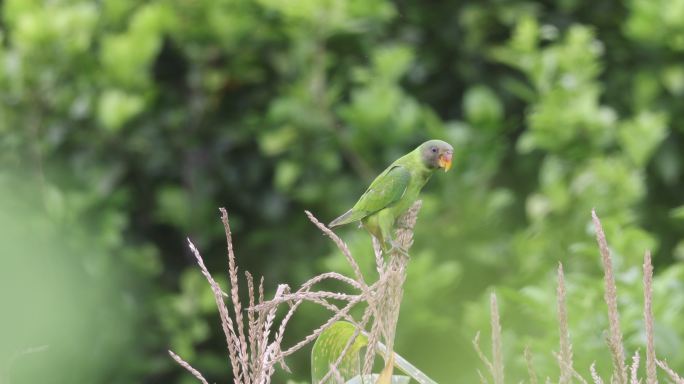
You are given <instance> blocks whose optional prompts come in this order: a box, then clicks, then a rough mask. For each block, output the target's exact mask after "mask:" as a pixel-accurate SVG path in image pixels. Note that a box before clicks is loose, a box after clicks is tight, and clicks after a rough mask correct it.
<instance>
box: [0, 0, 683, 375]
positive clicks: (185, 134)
mask: <svg viewBox="0 0 684 384" xmlns="http://www.w3.org/2000/svg"><path fill="white" fill-rule="evenodd" d="M0 4H1V7H2V8H1V11H0V12H1V16H2V21H1V22H0V89H1V90H2V91H1V92H0V98H1V100H2V103H1V104H0V169H2V173H1V174H0V176H1V182H0V188H1V191H0V202H1V203H2V207H1V208H2V209H0V236H2V239H3V240H2V241H1V243H2V244H4V245H3V247H4V248H3V255H2V261H1V262H2V265H0V274H1V276H0V282H2V284H3V287H2V289H1V290H0V291H1V292H2V293H1V294H2V295H3V296H2V297H3V299H2V303H8V305H9V308H11V309H8V308H7V307H6V309H5V310H6V311H9V313H12V316H10V317H3V320H2V323H0V326H1V328H2V330H0V332H2V339H3V340H9V339H8V338H7V336H6V335H5V334H6V333H7V334H12V335H13V338H12V339H11V340H12V342H10V343H2V349H0V353H1V355H0V372H6V371H7V366H8V363H7V362H8V361H12V362H13V363H12V367H13V368H12V369H11V370H9V372H10V373H9V374H11V375H13V376H12V378H13V379H14V380H13V381H17V382H35V381H36V380H38V381H41V380H39V379H36V377H34V376H31V374H36V375H37V374H39V373H40V372H50V375H51V376H50V377H51V378H53V379H54V380H53V382H98V381H100V382H131V381H138V382H158V381H159V380H164V381H167V382H183V383H190V382H193V380H194V379H192V378H191V377H188V376H189V375H187V374H185V373H183V372H181V370H180V368H178V367H176V366H174V364H172V362H171V361H170V359H169V358H168V357H167V356H166V355H165V350H166V349H167V348H169V347H170V348H173V349H174V350H176V351H177V352H178V353H179V354H180V355H181V356H183V357H184V358H186V359H188V360H189V361H191V362H192V363H193V364H194V365H195V367H197V368H198V369H200V370H201V371H203V372H205V373H206V374H207V376H208V378H209V379H210V381H215V382H229V381H230V380H229V377H230V368H229V364H228V363H227V362H226V357H225V346H224V345H223V344H222V342H221V337H220V336H219V334H220V329H219V327H218V325H217V323H218V321H217V320H218V318H217V316H216V313H215V309H214V308H213V306H212V305H211V301H212V298H211V292H210V290H209V289H208V288H207V286H206V284H205V283H204V282H203V281H202V279H201V276H200V274H199V273H198V271H197V270H196V268H195V267H194V265H193V263H192V259H191V257H190V256H189V255H188V253H187V250H186V245H185V242H184V238H185V236H190V237H191V238H193V240H194V241H195V242H196V244H198V246H199V248H200V249H201V250H202V251H203V254H204V255H205V258H206V260H207V263H208V265H209V267H210V268H211V269H213V270H216V271H218V270H219V268H220V269H221V270H223V269H224V268H225V262H224V261H225V258H224V257H223V253H224V252H225V243H224V239H223V230H222V228H221V226H220V223H219V221H218V215H217V207H219V206H225V207H227V208H228V210H229V212H230V213H231V220H232V221H231V223H232V225H233V230H234V238H235V245H236V249H237V255H238V261H239V264H240V268H242V270H245V269H247V270H250V271H251V272H253V273H254V274H255V275H256V276H259V275H264V276H265V277H266V287H267V290H272V289H274V288H275V286H276V283H277V282H287V283H289V284H291V285H293V286H294V285H297V284H299V283H301V282H303V281H304V280H305V279H306V278H307V277H310V276H312V275H313V274H315V273H318V272H321V271H324V270H327V269H329V268H335V269H337V270H344V266H343V264H342V261H341V259H340V258H339V255H337V254H336V253H335V252H334V251H333V250H332V249H333V248H332V245H331V244H330V243H329V242H326V241H325V239H324V238H323V237H322V236H320V234H319V233H318V232H317V231H316V230H315V229H314V227H313V226H311V225H310V224H309V223H308V222H307V220H306V218H305V216H304V215H303V213H302V211H303V209H309V210H312V211H313V212H314V213H315V214H316V215H317V216H318V217H320V218H321V219H322V220H323V221H326V220H328V219H330V218H333V217H336V216H337V215H338V214H339V213H340V212H343V211H344V210H345V209H347V208H348V207H349V206H351V204H353V202H354V201H355V200H356V198H357V197H358V196H359V194H360V193H361V192H362V191H363V188H364V187H365V186H366V185H367V183H368V182H369V181H370V180H371V179H372V177H373V176H374V175H375V174H376V173H377V172H379V171H380V170H382V169H383V168H384V167H385V166H386V164H388V163H389V162H391V161H392V160H394V159H395V158H396V157H398V156H399V155H401V154H403V153H405V152H407V151H408V150H410V149H411V148H412V147H413V146H415V145H416V144H418V143H420V142H421V141H422V140H424V139H427V138H441V139H445V140H447V141H449V142H451V143H452V144H453V145H454V147H455V148H456V149H457V153H456V155H455V157H456V159H455V160H456V161H455V167H454V169H453V170H452V171H451V172H450V173H448V174H446V175H444V174H439V175H436V177H434V178H433V180H432V181H431V182H430V184H429V186H428V187H427V190H426V191H425V193H424V207H423V210H422V212H421V217H420V220H419V223H418V229H417V233H416V244H415V245H414V247H413V255H414V256H413V261H412V264H411V269H410V271H409V277H408V280H407V282H406V290H405V292H406V293H405V300H404V305H403V307H402V309H403V311H402V314H401V319H400V322H399V330H398V340H397V345H396V349H397V351H398V352H399V353H401V354H402V355H403V356H405V357H407V358H408V359H409V360H411V361H412V362H413V363H414V364H415V365H416V366H418V367H419V368H421V369H422V370H423V371H425V372H426V373H428V374H430V375H431V376H433V377H434V378H435V379H436V380H437V381H440V382H453V378H454V377H457V378H458V379H459V380H458V381H459V382H474V381H475V380H476V372H475V369H474V366H475V364H477V361H476V360H477V359H476V356H475V354H474V353H473V351H472V348H471V345H470V340H471V339H472V337H473V335H474V334H475V332H476V331H477V330H483V331H486V330H487V328H488V314H487V313H488V309H487V300H486V298H487V291H488V290H489V289H496V291H497V292H498V293H499V294H500V295H501V298H500V305H501V307H502V321H503V326H504V332H505V333H504V338H505V339H504V342H505V347H506V350H505V353H506V360H507V362H508V364H509V373H507V377H513V378H518V377H521V375H522V372H524V367H523V366H522V358H521V356H522V350H523V347H524V345H526V344H528V345H530V346H531V347H532V348H531V349H532V351H533V352H534V354H535V361H537V362H538V364H537V366H538V368H539V371H540V372H539V373H540V374H542V375H553V374H554V373H555V370H556V368H555V363H554V361H553V357H552V355H551V351H552V350H554V349H556V350H557V346H556V345H557V338H558V335H557V330H556V325H555V304H554V297H555V296H554V295H555V291H554V288H553V287H554V276H555V273H554V270H555V267H556V264H557V262H558V261H562V262H563V263H564V264H565V265H566V272H567V274H568V275H567V285H568V294H569V297H568V305H569V315H570V323H571V324H570V328H571V336H572V338H573V341H574V346H575V357H576V365H575V366H576V367H577V368H578V369H580V370H584V371H586V369H587V368H588V366H589V364H590V363H591V362H592V361H594V360H596V361H597V364H598V368H599V371H600V372H606V370H607V369H608V367H609V366H610V362H609V359H608V356H609V354H608V350H607V347H606V346H605V343H604V341H603V340H604V335H603V332H604V330H605V328H606V319H605V316H604V315H603V313H602V312H603V309H604V306H603V304H602V303H601V300H602V290H601V289H602V285H601V272H600V267H599V258H598V251H597V247H596V246H595V244H594V240H593V236H592V229H591V225H590V216H589V212H590V209H591V208H592V207H595V208H596V209H597V211H598V214H599V215H600V217H601V218H602V220H603V224H604V228H605V230H606V232H607V236H608V241H609V243H610V244H611V246H612V247H613V251H614V256H615V264H616V267H617V271H618V277H617V279H618V284H619V294H620V295H621V301H620V306H621V307H620V308H621V310H622V313H623V317H622V323H623V324H622V325H623V327H624V331H625V334H626V339H627V346H628V349H629V350H633V349H635V348H637V347H639V346H643V339H644V335H643V333H642V332H643V331H642V326H641V315H640V313H641V312H640V308H641V300H642V298H641V291H640V288H639V285H640V278H639V276H640V275H639V266H640V264H641V261H640V260H641V256H642V254H643V251H644V250H645V249H653V250H654V252H655V263H656V273H657V276H656V279H655V285H656V286H655V289H656V292H655V297H656V298H655V304H654V308H655V311H656V318H657V320H658V321H657V324H656V333H657V334H656V344H657V348H658V350H659V351H660V353H661V354H662V356H663V357H667V358H668V359H669V363H670V365H671V366H672V367H674V368H676V369H677V370H679V371H682V370H684V355H682V354H681V353H678V351H680V350H681V346H682V343H683V342H684V323H683V322H681V320H680V319H679V317H680V314H681V313H682V310H683V309H684V294H682V292H683V289H684V287H683V286H682V285H683V284H684V283H682V281H684V264H682V263H683V262H684V241H683V240H682V238H683V236H682V234H683V233H684V214H682V212H684V195H682V193H681V191H682V190H684V178H683V177H682V164H684V152H682V147H683V146H684V127H683V126H682V124H681V121H684V120H683V118H684V104H682V103H681V97H682V96H683V95H684V67H682V65H681V53H682V50H683V49H684V35H683V34H682V31H684V1H682V0H676V1H652V0H629V1H624V2H615V1H608V2H600V3H597V2H592V1H587V0H564V1H559V2H534V1H525V0H515V1H506V2H504V1H499V0H487V1H468V2H451V1H436V2H430V4H429V5H427V4H426V3H425V2H421V1H408V0H395V1H389V0H372V1H369V0H323V1H322V0H297V1H276V0H256V1H253V0H214V1H199V0H198V1H186V0H156V1H143V2H141V1H134V0H103V1H99V2H93V1H79V0H58V1H42V0H5V1H3V2H2V3H0ZM340 233H341V234H342V235H343V236H344V238H345V239H348V240H349V242H350V245H351V246H352V248H353V250H354V251H355V252H356V253H357V254H358V255H359V256H360V257H361V258H365V260H366V262H367V267H368V270H369V271H371V270H372V257H371V254H370V241H369V239H368V237H367V235H366V234H365V233H364V232H363V231H357V230H355V229H353V228H345V229H343V230H341V231H340ZM326 255H327V256H326ZM3 305H4V304H3ZM323 315H324V312H321V311H318V310H316V309H306V308H304V309H303V311H302V312H301V313H300V314H299V316H298V317H297V320H296V321H293V322H292V323H291V324H292V325H291V327H290V328H289V330H288V334H287V337H288V340H290V341H292V340H296V339H297V338H299V337H301V336H303V335H305V334H306V333H307V332H309V331H310V330H311V329H312V328H313V327H314V326H316V325H317V324H319V323H320V322H321V321H322V319H323V318H322V316H323ZM25 319H33V320H32V321H25ZM48 319H49V320H50V325H46V324H43V323H41V322H45V321H47V320H48ZM46 328H49V332H48V331H45V329H46ZM43 344H50V348H48V349H47V350H45V351H42V352H37V353H32V354H25V355H22V351H26V350H27V349H29V348H32V347H36V346H37V345H43ZM93 351H95V352H93ZM13 356H14V357H13ZM16 356H21V358H16ZM67 358H68V360H69V361H71V362H73V361H75V360H78V361H79V364H78V367H74V368H73V371H72V370H70V368H69V366H68V365H64V364H62V363H60V361H62V360H64V359H67ZM31 359H37V360H36V361H38V362H36V363H35V364H42V365H39V366H40V367H43V368H44V370H42V371H40V372H37V371H34V372H31V371H30V370H29V371H27V368H26V367H31V366H32V364H34V363H32V362H31ZM60 359H62V360H60ZM51 364H55V365H51ZM289 364H290V366H291V367H292V368H293V370H294V376H288V377H289V378H291V379H294V380H305V379H306V378H307V377H309V374H310V372H309V366H308V353H307V352H302V353H301V354H299V355H295V356H293V357H292V358H291V359H290V361H289ZM55 367H59V368H55ZM62 371H63V372H62ZM56 372H61V373H59V374H58V373H56ZM62 373H63V375H62ZM3 374H8V373H3ZM70 375H71V376H70ZM279 375H280V373H279ZM22 380H23V381H22ZM277 380H280V381H285V379H284V376H280V377H279V378H278V379H277ZM42 381H44V380H42Z"/></svg>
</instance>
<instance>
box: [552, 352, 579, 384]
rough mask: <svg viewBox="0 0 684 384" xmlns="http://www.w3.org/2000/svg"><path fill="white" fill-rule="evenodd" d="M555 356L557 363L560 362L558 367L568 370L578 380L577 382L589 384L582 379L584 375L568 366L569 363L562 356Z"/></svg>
mask: <svg viewBox="0 0 684 384" xmlns="http://www.w3.org/2000/svg"><path fill="white" fill-rule="evenodd" d="M553 356H554V357H555V358H556V361H558V365H560V366H561V369H566V370H568V371H569V372H570V374H572V377H574V378H575V379H577V381H579V382H580V383H582V384H587V381H586V380H585V379H584V377H582V375H580V374H579V372H577V371H576V370H575V369H574V368H573V367H570V366H568V365H567V363H566V362H565V361H564V360H563V358H562V357H561V355H559V354H558V353H556V352H553Z"/></svg>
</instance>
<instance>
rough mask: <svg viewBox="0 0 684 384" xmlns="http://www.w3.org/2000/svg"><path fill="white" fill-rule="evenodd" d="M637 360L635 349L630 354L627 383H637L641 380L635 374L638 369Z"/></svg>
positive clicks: (637, 352)
mask: <svg viewBox="0 0 684 384" xmlns="http://www.w3.org/2000/svg"><path fill="white" fill-rule="evenodd" d="M639 360H640V356H639V350H636V351H634V355H633V356H632V365H631V366H630V367H629V384H639V383H640V382H641V380H639V377H638V375H637V370H638V369H639Z"/></svg>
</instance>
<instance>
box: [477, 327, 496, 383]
mask: <svg viewBox="0 0 684 384" xmlns="http://www.w3.org/2000/svg"><path fill="white" fill-rule="evenodd" d="M473 347H474V348H475V352H477V356H478V357H479V358H480V360H482V363H484V365H485V367H487V370H488V371H489V374H491V375H492V376H494V365H492V362H491V361H489V359H488V358H487V356H485V354H484V353H483V352H482V349H480V332H477V333H476V334H475V338H474V339H473Z"/></svg>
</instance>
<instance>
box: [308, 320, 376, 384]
mask: <svg viewBox="0 0 684 384" xmlns="http://www.w3.org/2000/svg"><path fill="white" fill-rule="evenodd" d="M355 331H356V326H354V324H352V323H349V322H346V321H338V322H336V323H334V324H333V325H331V326H330V327H329V328H328V329H326V330H325V331H323V333H321V334H320V335H319V336H318V338H317V339H316V343H315V344H314V346H313V349H312V350H311V382H312V383H316V384H318V383H320V382H321V380H322V379H323V378H324V377H325V375H326V374H327V373H328V371H329V370H330V365H331V364H334V363H335V361H337V359H338V358H339V356H340V354H341V353H342V351H343V350H344V347H345V346H346V345H347V343H348V342H349V339H351V338H352V336H353V335H354V332H355ZM367 343H368V338H367V337H366V336H364V335H362V334H360V333H359V335H358V336H357V337H356V340H354V342H353V344H352V345H351V347H350V348H349V349H348V350H347V353H346V354H345V356H344V357H343V358H342V360H341V362H340V364H339V365H338V366H337V370H338V372H339V373H340V375H341V376H342V378H343V379H345V380H349V379H351V378H353V377H354V376H357V375H359V373H360V371H361V370H360V367H359V350H360V349H361V348H363V347H364V346H365V345H366V344H367ZM334 382H335V381H334V378H332V377H331V378H330V379H328V380H327V381H326V383H334Z"/></svg>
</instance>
